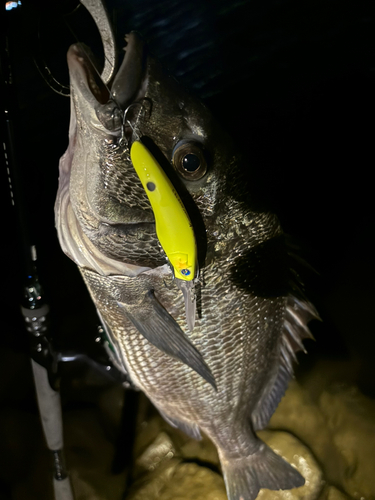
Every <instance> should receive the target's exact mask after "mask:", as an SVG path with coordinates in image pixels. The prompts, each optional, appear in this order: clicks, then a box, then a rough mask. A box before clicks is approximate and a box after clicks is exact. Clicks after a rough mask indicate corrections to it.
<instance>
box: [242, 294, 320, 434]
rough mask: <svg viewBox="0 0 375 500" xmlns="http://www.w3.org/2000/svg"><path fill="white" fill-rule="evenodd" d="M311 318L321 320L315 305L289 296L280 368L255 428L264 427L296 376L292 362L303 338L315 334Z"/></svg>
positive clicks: (256, 414) (261, 402)
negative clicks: (309, 324)
mask: <svg viewBox="0 0 375 500" xmlns="http://www.w3.org/2000/svg"><path fill="white" fill-rule="evenodd" d="M312 319H320V318H319V315H318V313H317V311H316V309H315V307H314V306H313V305H312V304H311V303H310V302H308V301H305V300H301V299H299V298H297V297H295V296H294V295H289V296H288V298H287V304H286V311H285V317H284V327H283V332H282V337H281V343H280V355H279V368H278V371H277V373H276V376H275V377H274V378H273V380H271V381H270V383H269V384H267V386H266V388H265V389H264V391H263V395H262V396H261V398H260V400H259V402H258V404H257V406H256V408H255V410H254V411H253V413H252V415H251V420H252V424H253V428H254V430H255V431H258V430H260V429H263V428H264V427H265V426H266V425H267V424H268V422H269V419H270V418H271V416H272V415H273V413H274V411H275V410H276V408H277V405H278V404H279V402H280V400H281V398H282V397H283V396H284V393H285V391H286V389H287V387H288V383H289V380H290V379H291V377H292V376H293V361H296V354H295V353H296V352H297V351H300V350H303V351H304V352H306V350H305V347H304V345H303V342H302V341H303V339H306V338H311V339H313V338H314V337H313V336H312V334H311V332H310V330H309V328H308V326H307V323H308V322H309V321H310V320H312Z"/></svg>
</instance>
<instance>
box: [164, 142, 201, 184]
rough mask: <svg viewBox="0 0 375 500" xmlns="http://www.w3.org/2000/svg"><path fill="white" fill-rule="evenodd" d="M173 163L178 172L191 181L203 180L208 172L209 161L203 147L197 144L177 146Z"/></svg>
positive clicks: (189, 143)
mask: <svg viewBox="0 0 375 500" xmlns="http://www.w3.org/2000/svg"><path fill="white" fill-rule="evenodd" d="M172 162H173V166H174V168H175V169H176V170H177V172H178V173H179V174H180V175H181V176H182V177H183V178H184V179H187V180H189V181H196V180H198V179H201V178H202V177H203V176H204V174H205V173H206V172H207V161H206V158H205V155H204V152H203V149H202V146H201V145H200V144H199V143H196V142H184V143H182V144H181V143H180V144H177V146H176V147H175V149H174V151H173V157H172Z"/></svg>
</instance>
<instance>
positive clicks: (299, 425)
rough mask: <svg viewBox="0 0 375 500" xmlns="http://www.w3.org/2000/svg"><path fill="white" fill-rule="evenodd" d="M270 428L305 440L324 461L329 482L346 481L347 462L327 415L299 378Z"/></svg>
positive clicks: (283, 400) (317, 456) (289, 391)
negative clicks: (334, 438) (337, 444)
mask: <svg viewBox="0 0 375 500" xmlns="http://www.w3.org/2000/svg"><path fill="white" fill-rule="evenodd" d="M269 428H270V429H277V430H279V429H282V430H285V431H288V432H290V433H292V434H293V435H294V436H296V437H297V438H298V439H300V440H301V441H302V442H303V443H305V445H306V446H307V447H308V448H309V449H310V450H311V451H312V453H313V455H314V456H315V457H316V458H317V460H318V461H319V463H320V464H324V474H325V479H327V480H328V482H329V483H334V484H342V483H343V481H344V477H345V471H346V469H347V463H346V461H345V459H344V457H343V456H342V454H341V453H340V451H339V450H338V449H337V447H336V445H335V442H334V440H333V436H332V431H331V430H330V429H328V427H327V422H326V417H325V415H324V414H323V413H322V411H321V409H320V408H319V407H318V405H317V404H316V403H315V401H314V400H313V399H312V397H311V396H310V394H309V392H308V391H306V390H305V389H304V388H302V387H301V386H300V385H299V384H298V383H297V382H296V381H295V380H292V381H291V382H290V384H289V388H288V390H287V391H286V394H285V396H284V397H283V398H282V400H281V402H280V404H279V406H278V408H277V409H276V412H275V413H274V415H273V416H272V418H271V421H270V424H269Z"/></svg>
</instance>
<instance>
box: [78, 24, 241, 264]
mask: <svg viewBox="0 0 375 500" xmlns="http://www.w3.org/2000/svg"><path fill="white" fill-rule="evenodd" d="M126 40H127V47H126V52H125V56H124V60H123V62H122V64H121V66H120V68H119V70H118V72H117V74H116V76H115V78H114V81H113V83H112V84H111V85H109V86H108V87H107V86H106V85H104V84H103V82H102V81H101V79H100V76H99V74H98V72H97V70H96V69H95V66H94V64H93V59H92V56H90V55H89V52H88V50H87V49H85V48H83V47H82V46H80V45H78V44H77V45H73V46H72V47H71V48H70V49H69V52H68V65H69V72H70V81H71V99H72V115H73V118H72V122H71V142H72V144H73V146H72V154H71V156H72V159H71V167H70V171H69V176H70V180H69V194H70V201H71V205H72V208H73V211H74V214H75V217H76V219H77V221H78V224H79V226H80V228H81V230H82V232H83V233H84V237H85V238H87V239H88V240H89V241H90V242H91V244H92V245H94V246H95V247H96V248H97V249H98V250H99V251H100V252H101V253H102V254H103V255H104V256H105V257H106V258H109V259H114V260H116V261H120V262H126V263H128V264H131V265H136V266H146V267H150V268H154V267H157V266H160V265H163V264H165V263H166V256H165V254H164V252H163V249H162V248H161V246H160V244H159V241H158V239H157V236H156V232H155V220H154V215H153V211H152V208H151V205H150V202H149V200H148V198H147V195H146V193H145V190H144V189H143V187H142V184H141V182H140V180H139V178H138V176H137V174H136V172H135V170H134V167H133V165H132V163H131V159H130V155H129V148H130V147H131V144H132V142H133V141H134V140H137V139H139V138H141V139H142V142H144V144H145V145H146V146H147V147H148V148H149V150H150V151H151V153H152V154H153V155H154V156H155V158H156V159H157V160H158V162H159V163H160V165H161V166H162V168H163V169H164V170H165V172H166V173H167V175H168V177H169V179H170V180H171V182H172V184H173V186H174V188H175V189H176V191H177V192H178V194H179V196H180V198H181V200H182V201H183V203H184V206H185V207H186V209H187V211H188V213H189V216H190V219H191V221H192V223H193V227H194V229H195V233H196V237H197V246H198V257H199V260H200V263H201V265H202V263H204V259H205V255H206V253H207V252H206V249H207V239H210V238H208V235H210V237H211V239H212V234H213V231H210V227H212V225H213V224H215V219H216V217H217V215H218V214H219V213H220V212H221V211H223V210H225V208H224V207H225V198H226V197H227V196H228V193H227V191H228V190H227V186H228V179H231V181H230V182H232V179H233V176H235V170H234V169H235V166H236V160H235V157H234V156H233V154H232V152H231V143H230V140H229V138H228V136H227V135H226V133H225V132H224V131H223V130H222V129H221V128H220V127H219V126H218V125H217V123H216V122H215V120H214V119H213V117H212V115H211V113H210V111H209V110H208V109H207V107H206V106H205V105H204V104H203V103H202V102H201V101H200V100H199V99H197V98H196V97H195V96H193V95H191V94H190V93H189V92H188V91H187V90H185V88H184V87H183V86H182V85H181V84H179V83H178V82H177V81H176V80H175V79H174V78H173V77H172V76H170V75H169V74H168V73H167V72H166V71H164V69H163V68H162V67H161V65H160V63H159V62H158V61H157V60H156V59H154V58H153V57H151V56H150V55H149V54H148V52H147V49H146V48H145V46H144V44H143V42H142V40H141V39H140V37H139V36H138V35H137V34H136V33H130V34H129V35H127V37H126Z"/></svg>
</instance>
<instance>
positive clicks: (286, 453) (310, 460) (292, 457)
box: [257, 431, 325, 500]
mask: <svg viewBox="0 0 375 500" xmlns="http://www.w3.org/2000/svg"><path fill="white" fill-rule="evenodd" d="M258 435H259V437H260V438H261V439H262V440H263V441H264V442H265V443H267V444H268V446H270V447H271V448H272V449H273V450H274V451H275V453H277V454H278V455H280V456H282V457H283V458H284V459H285V460H286V461H287V462H289V463H290V464H291V465H293V466H294V467H295V468H296V469H297V470H298V471H299V472H300V473H301V474H302V476H303V477H304V478H305V484H304V486H301V487H300V488H293V489H291V490H279V491H271V490H266V489H262V490H261V491H260V492H259V495H258V497H257V498H258V500H302V499H303V500H315V499H318V498H319V495H320V492H321V491H322V489H323V487H324V485H325V481H324V480H323V473H322V470H321V469H320V467H319V465H318V464H317V462H316V460H315V458H314V457H313V455H312V453H311V452H310V451H309V449H308V448H307V447H306V446H304V445H303V444H302V443H301V441H299V440H298V439H297V438H295V437H294V436H292V435H291V434H289V433H287V432H277V431H261V432H259V433H258Z"/></svg>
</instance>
